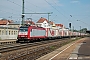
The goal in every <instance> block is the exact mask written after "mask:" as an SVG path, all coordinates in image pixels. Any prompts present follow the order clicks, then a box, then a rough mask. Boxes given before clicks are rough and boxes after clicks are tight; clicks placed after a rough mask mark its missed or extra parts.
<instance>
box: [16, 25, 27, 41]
mask: <svg viewBox="0 0 90 60" xmlns="http://www.w3.org/2000/svg"><path fill="white" fill-rule="evenodd" d="M28 28H29V27H27V26H21V27H20V28H19V33H18V37H17V39H18V42H19V41H26V40H27V39H28Z"/></svg>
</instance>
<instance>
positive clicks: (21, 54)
mask: <svg viewBox="0 0 90 60" xmlns="http://www.w3.org/2000/svg"><path fill="white" fill-rule="evenodd" d="M69 41H71V40H69V39H68V40H65V39H64V40H62V39H60V40H49V41H41V42H34V43H25V44H17V43H16V44H6V45H0V47H1V46H4V47H2V48H0V52H1V53H3V56H2V57H1V59H2V60H10V59H11V60H15V59H16V60H21V59H27V60H30V59H31V60H32V59H37V58H39V57H40V56H43V55H44V54H47V53H49V52H51V51H53V50H54V49H55V48H58V47H60V46H62V45H63V44H65V43H67V42H69ZM11 51H12V52H11Z"/></svg>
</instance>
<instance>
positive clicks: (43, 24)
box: [36, 17, 54, 28]
mask: <svg viewBox="0 0 90 60" xmlns="http://www.w3.org/2000/svg"><path fill="white" fill-rule="evenodd" d="M53 24H54V23H53V22H52V21H48V20H47V19H46V18H43V17H41V18H40V19H39V20H38V21H37V22H36V25H37V26H39V27H44V28H49V27H52V26H53Z"/></svg>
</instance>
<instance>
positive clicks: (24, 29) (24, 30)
mask: <svg viewBox="0 0 90 60" xmlns="http://www.w3.org/2000/svg"><path fill="white" fill-rule="evenodd" d="M27 31H28V28H20V32H27Z"/></svg>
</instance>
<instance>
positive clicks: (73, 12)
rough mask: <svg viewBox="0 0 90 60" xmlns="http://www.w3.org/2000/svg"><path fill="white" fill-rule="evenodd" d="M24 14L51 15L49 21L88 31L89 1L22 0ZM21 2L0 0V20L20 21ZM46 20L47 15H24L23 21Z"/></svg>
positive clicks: (89, 24)
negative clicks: (28, 19) (29, 19)
mask: <svg viewBox="0 0 90 60" xmlns="http://www.w3.org/2000/svg"><path fill="white" fill-rule="evenodd" d="M24 2H25V3H24V4H25V5H24V7H25V8H24V10H25V11H24V12H25V13H51V14H50V15H49V20H50V21H53V22H54V23H55V24H63V25H64V26H65V27H66V28H69V23H71V26H72V27H74V29H76V30H79V29H80V26H81V28H87V29H88V30H90V0H24ZM21 15H22V0H0V18H6V19H10V20H14V21H21V20H22V19H21ZM41 17H43V18H46V19H48V14H25V19H27V18H32V21H34V22H35V23H36V22H37V21H38V20H39V19H40V18H41Z"/></svg>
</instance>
